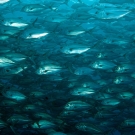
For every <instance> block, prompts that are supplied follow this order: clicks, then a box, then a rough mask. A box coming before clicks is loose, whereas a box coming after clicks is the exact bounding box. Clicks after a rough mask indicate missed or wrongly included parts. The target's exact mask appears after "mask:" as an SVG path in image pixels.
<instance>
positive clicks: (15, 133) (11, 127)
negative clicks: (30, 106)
mask: <svg viewBox="0 0 135 135" xmlns="http://www.w3.org/2000/svg"><path fill="white" fill-rule="evenodd" d="M10 129H11V130H12V132H13V133H14V135H19V134H18V133H17V132H16V131H15V130H14V128H13V126H10Z"/></svg>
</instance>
